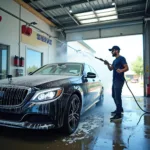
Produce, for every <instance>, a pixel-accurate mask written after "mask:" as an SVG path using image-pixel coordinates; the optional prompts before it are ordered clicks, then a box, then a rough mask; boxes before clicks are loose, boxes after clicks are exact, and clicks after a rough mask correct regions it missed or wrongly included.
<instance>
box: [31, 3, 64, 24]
mask: <svg viewBox="0 0 150 150" xmlns="http://www.w3.org/2000/svg"><path fill="white" fill-rule="evenodd" d="M31 3H32V4H33V5H35V6H36V7H38V8H39V9H41V10H42V11H43V12H44V13H45V14H46V15H48V16H49V17H50V18H51V19H53V20H54V21H55V22H56V23H58V24H59V25H60V26H62V25H61V23H60V22H59V21H58V20H57V19H55V18H54V17H53V16H52V15H50V14H49V13H47V12H46V11H45V10H44V9H43V8H41V7H40V6H39V5H38V4H37V3H35V1H34V0H31Z"/></svg>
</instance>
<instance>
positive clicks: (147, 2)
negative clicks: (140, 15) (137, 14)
mask: <svg viewBox="0 0 150 150" xmlns="http://www.w3.org/2000/svg"><path fill="white" fill-rule="evenodd" d="M148 4H149V0H147V1H146V5H145V14H146V13H147V9H148Z"/></svg>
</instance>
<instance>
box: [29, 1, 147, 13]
mask: <svg viewBox="0 0 150 150" xmlns="http://www.w3.org/2000/svg"><path fill="white" fill-rule="evenodd" d="M30 1H31V0H30ZM36 1H37V0H36ZM92 1H96V0H90V2H92ZM86 2H87V0H80V1H76V2H69V3H64V4H62V5H63V7H69V6H73V5H77V4H83V3H86ZM139 5H144V6H145V2H143V1H142V2H139V3H137V2H133V3H130V4H129V5H127V6H120V7H119V6H118V7H119V8H120V9H122V8H124V7H127V8H128V9H130V8H132V7H137V6H139ZM112 7H114V6H110V7H108V8H112ZM58 8H60V4H57V5H55V6H49V7H43V9H44V10H45V11H47V10H53V9H58ZM37 11H38V12H42V11H41V10H37Z"/></svg>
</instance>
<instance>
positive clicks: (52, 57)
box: [0, 0, 57, 76]
mask: <svg viewBox="0 0 150 150" xmlns="http://www.w3.org/2000/svg"><path fill="white" fill-rule="evenodd" d="M0 7H2V8H3V9H5V10H7V11H9V12H11V13H12V14H14V15H16V16H18V17H19V16H20V17H21V18H22V19H23V20H25V21H27V22H33V21H35V22H37V23H38V24H37V25H36V27H38V28H40V29H42V30H43V31H45V32H46V33H48V34H50V35H52V36H54V37H56V36H57V33H56V32H55V31H54V28H52V27H50V26H49V25H48V24H46V23H45V22H43V21H42V20H40V19H39V18H37V17H36V16H35V15H33V14H32V13H30V12H29V11H27V10H26V9H24V8H23V7H21V12H20V6H19V5H18V4H17V3H15V2H14V1H13V0H0ZM0 16H2V21H1V22H0V44H5V45H8V46H9V48H10V56H9V60H10V62H9V71H8V73H9V74H12V75H13V76H15V69H16V68H17V67H15V66H14V65H13V58H14V56H15V55H17V56H19V47H20V57H25V56H26V49H27V48H31V49H33V50H36V51H39V52H42V53H43V65H44V64H47V63H51V62H55V61H56V46H57V45H56V39H54V38H51V40H52V45H47V46H43V47H36V46H31V45H27V44H25V43H21V42H20V41H21V31H20V29H21V26H19V23H20V21H19V20H18V19H16V18H14V17H12V16H10V15H8V14H7V13H5V12H3V11H1V10H0ZM23 24H24V23H23V22H21V25H23ZM33 30H34V31H35V32H38V33H39V34H42V33H40V32H39V31H37V30H35V29H33ZM19 37H20V40H19ZM19 44H20V46H19ZM21 68H22V69H23V70H24V74H26V71H25V68H26V66H25V67H24V68H23V67H21Z"/></svg>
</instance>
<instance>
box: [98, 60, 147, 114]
mask: <svg viewBox="0 0 150 150" xmlns="http://www.w3.org/2000/svg"><path fill="white" fill-rule="evenodd" d="M95 58H96V59H98V60H100V61H103V62H105V60H103V59H102V58H98V57H95ZM125 83H126V85H127V88H128V89H129V91H130V92H131V94H132V96H133V98H134V100H135V102H136V104H137V105H138V107H139V108H140V109H141V110H142V111H143V112H144V113H147V114H150V111H146V110H144V109H143V108H142V107H141V106H140V105H139V103H138V101H137V99H136V98H135V96H134V94H133V92H132V91H131V89H130V87H129V85H128V83H127V81H126V79H125Z"/></svg>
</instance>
